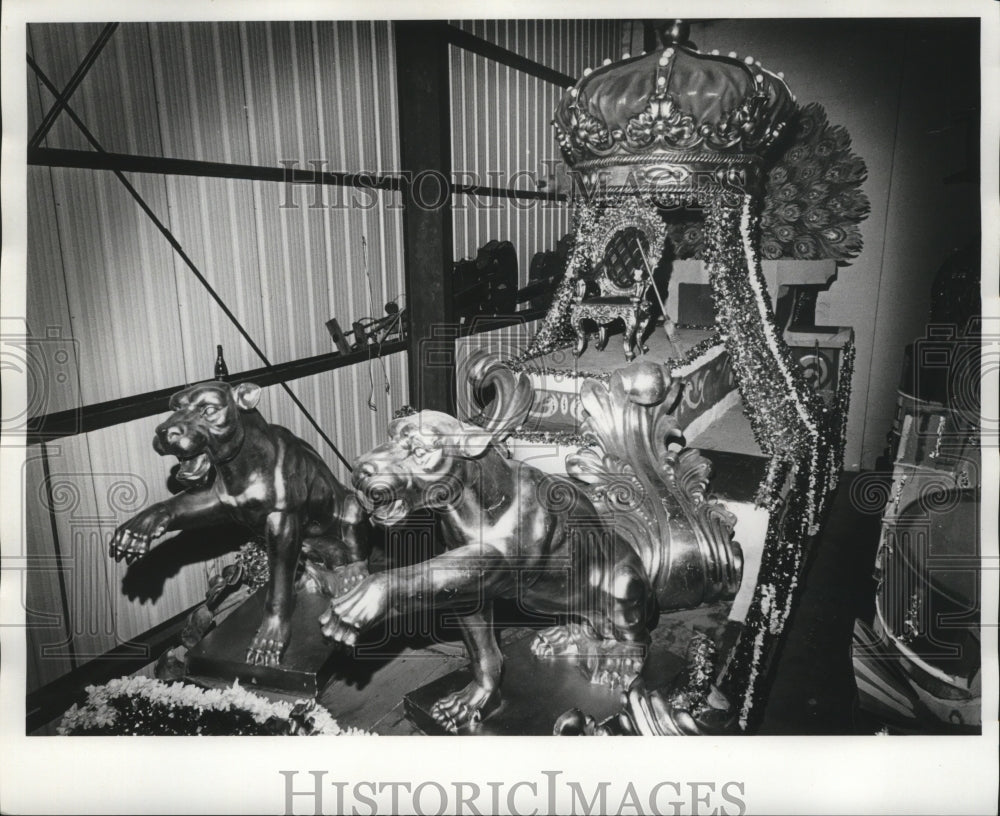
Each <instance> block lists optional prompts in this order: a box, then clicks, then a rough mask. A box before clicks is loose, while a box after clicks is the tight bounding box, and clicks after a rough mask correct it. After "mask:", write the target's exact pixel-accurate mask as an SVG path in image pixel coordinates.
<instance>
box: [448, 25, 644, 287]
mask: <svg viewBox="0 0 1000 816" xmlns="http://www.w3.org/2000/svg"><path fill="white" fill-rule="evenodd" d="M458 25H459V26H460V27H461V28H463V29H465V30H466V31H469V32H470V33H472V34H475V35H476V36H478V37H481V38H483V39H485V40H488V41H489V42H492V43H494V44H495V45H499V46H501V47H503V48H506V49H507V50H509V51H513V52H514V53H516V54H519V55H521V56H523V57H527V58H528V59H531V60H534V61H535V62H539V63H541V64H542V65H545V66H546V67H548V68H553V69H555V70H557V71H561V72H562V73H564V74H566V75H568V76H570V77H573V78H576V77H578V76H580V75H581V74H582V73H583V70H584V69H585V68H587V67H593V66H597V65H600V64H601V62H602V61H603V60H604V59H606V58H609V57H610V58H612V59H618V57H620V56H621V53H622V46H621V42H622V37H623V36H624V34H625V32H626V31H628V27H629V23H628V21H625V20H476V21H468V22H461V23H458ZM565 90H566V89H565V88H561V87H559V86H557V85H554V84H552V83H550V82H546V81H544V80H542V79H539V78H537V77H533V76H528V75H527V74H525V73H523V72H521V71H518V70H516V69H514V68H509V67H507V66H504V65H500V64H499V63H497V62H495V61H493V60H488V59H486V58H485V57H481V56H479V55H477V54H472V53H470V52H467V51H463V50H462V49H459V48H456V47H452V48H451V99H452V103H451V123H452V168H453V170H454V172H455V173H456V175H457V176H458V177H459V180H461V177H462V176H463V175H464V176H465V177H466V178H468V179H470V180H472V179H474V180H475V181H471V183H475V184H481V185H483V186H489V187H513V188H516V189H526V190H534V189H536V187H535V184H536V180H537V179H538V178H540V177H543V176H545V175H546V174H547V173H549V172H551V171H552V168H553V166H554V163H555V162H556V161H557V160H558V159H560V153H559V147H558V145H557V144H556V140H555V133H554V131H553V130H552V125H551V121H552V112H553V111H554V110H555V108H556V103H557V102H558V100H559V98H560V97H561V96H562V94H563V93H564V92H565ZM454 208H455V209H454V219H453V223H454V246H455V258H456V259H457V258H463V257H471V258H474V257H475V256H476V252H477V250H478V249H479V247H481V246H483V244H485V243H486V242H487V241H490V240H493V239H496V240H507V241H510V242H512V243H513V244H514V247H515V249H516V250H517V257H518V274H519V277H520V285H522V286H523V285H525V284H526V282H527V280H528V269H529V265H530V263H531V258H532V257H533V256H534V254H535V253H536V252H541V251H543V250H550V249H554V248H555V245H556V242H557V241H558V240H559V239H560V238H561V237H562V236H563V235H565V234H566V233H567V232H568V231H569V214H570V208H569V206H568V205H567V204H565V203H563V202H543V201H537V200H535V201H518V200H514V199H507V198H499V197H496V198H487V197H475V198H474V197H471V196H456V197H455V201H454Z"/></svg>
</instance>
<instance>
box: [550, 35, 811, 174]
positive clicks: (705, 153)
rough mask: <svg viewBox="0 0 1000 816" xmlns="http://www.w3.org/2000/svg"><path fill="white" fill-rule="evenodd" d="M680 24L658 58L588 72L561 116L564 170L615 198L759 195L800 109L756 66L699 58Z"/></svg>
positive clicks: (778, 79) (777, 79)
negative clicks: (630, 194) (747, 191)
mask: <svg viewBox="0 0 1000 816" xmlns="http://www.w3.org/2000/svg"><path fill="white" fill-rule="evenodd" d="M687 32H688V27H687V25H686V24H684V23H682V22H681V21H676V22H675V24H674V25H673V26H672V28H671V29H670V30H669V32H668V33H667V34H666V35H665V36H664V37H663V39H664V47H663V48H662V49H660V50H659V51H656V52H654V53H650V54H644V55H642V56H638V57H630V56H629V55H628V54H625V55H623V57H622V59H621V61H619V62H616V63H612V62H611V61H610V60H605V63H604V65H603V66H601V67H600V68H596V69H594V70H590V69H587V70H586V71H584V75H583V77H581V79H580V80H579V81H578V82H577V84H576V85H574V86H573V87H571V88H569V90H568V91H567V92H566V94H565V95H564V96H563V98H562V100H561V101H560V102H559V105H558V106H557V108H556V112H555V118H554V120H553V124H554V126H555V129H556V135H557V138H558V140H559V146H560V147H561V149H562V152H563V156H564V157H565V159H566V162H567V164H568V165H569V166H570V167H571V168H573V169H574V170H576V171H578V172H580V173H583V174H584V175H585V176H589V177H590V178H591V180H592V181H596V180H597V178H598V175H600V178H601V180H602V182H603V184H605V185H607V187H608V188H609V189H611V190H615V189H623V188H626V187H634V186H636V185H639V186H640V187H649V188H651V189H653V190H657V191H674V192H699V191H705V190H711V189H713V188H724V187H742V188H746V187H747V186H748V185H749V186H751V187H755V186H756V185H758V184H759V182H760V179H761V172H762V167H763V158H764V155H765V153H766V152H767V150H768V148H770V147H771V145H772V144H774V142H775V141H776V140H777V139H778V137H779V136H780V135H781V133H782V130H783V129H784V127H785V123H786V121H787V120H788V118H789V117H790V115H791V114H792V112H793V111H794V109H795V105H794V100H793V98H792V95H791V92H790V91H789V90H788V86H787V85H786V84H785V82H784V79H783V78H782V75H781V74H774V73H772V72H771V71H768V70H766V69H765V68H763V67H762V66H761V65H760V64H759V63H758V62H756V61H755V60H754V59H753V57H745V58H743V59H740V58H738V57H737V56H736V54H735V53H730V54H729V56H721V55H720V54H719V53H718V52H717V51H713V52H712V53H711V54H703V53H701V52H699V51H698V50H697V49H696V48H695V47H694V46H693V45H692V44H691V43H690V42H688V40H687Z"/></svg>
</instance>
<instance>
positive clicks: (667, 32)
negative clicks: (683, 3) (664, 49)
mask: <svg viewBox="0 0 1000 816" xmlns="http://www.w3.org/2000/svg"><path fill="white" fill-rule="evenodd" d="M690 36H691V24H690V23H689V22H687V21H686V20H672V21H671V22H669V23H667V24H666V25H665V26H664V27H663V29H662V31H661V33H660V39H661V40H663V44H664V45H690Z"/></svg>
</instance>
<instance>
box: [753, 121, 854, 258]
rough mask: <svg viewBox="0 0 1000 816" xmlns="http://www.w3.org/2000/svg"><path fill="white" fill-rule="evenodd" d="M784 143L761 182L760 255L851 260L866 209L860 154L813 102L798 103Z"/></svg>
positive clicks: (840, 126)
mask: <svg viewBox="0 0 1000 816" xmlns="http://www.w3.org/2000/svg"><path fill="white" fill-rule="evenodd" d="M787 144H788V148H787V149H786V150H785V151H784V152H783V153H782V154H781V155H780V156H779V158H778V160H777V161H776V162H775V164H774V166H773V167H772V168H771V170H770V172H769V173H768V176H767V181H766V182H765V187H764V207H763V211H762V213H761V255H762V256H763V257H764V258H768V259H771V260H775V259H778V258H797V259H800V260H816V259H833V260H836V261H839V262H841V263H846V262H847V261H850V260H851V259H852V258H854V257H856V256H857V255H858V253H859V252H861V247H862V239H861V228H860V224H861V222H862V221H863V220H864V219H865V217H866V216H867V215H868V212H869V210H870V206H869V203H868V197H867V196H866V195H865V194H864V193H863V192H862V190H861V185H862V184H863V183H864V181H865V179H866V178H867V177H868V171H867V168H866V167H865V163H864V160H862V159H861V157H860V156H858V155H857V154H856V153H854V152H853V151H852V149H851V136H850V134H849V133H848V132H847V129H846V128H845V127H843V126H842V125H831V124H830V123H829V121H828V120H827V116H826V111H825V110H824V109H823V106H822V105H820V104H818V103H816V102H813V103H811V104H809V105H806V106H805V107H803V108H800V109H799V111H798V113H797V114H796V117H795V120H794V122H793V124H792V138H791V140H790V141H789V142H788V143H787Z"/></svg>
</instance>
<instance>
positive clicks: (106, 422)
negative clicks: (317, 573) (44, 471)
mask: <svg viewBox="0 0 1000 816" xmlns="http://www.w3.org/2000/svg"><path fill="white" fill-rule="evenodd" d="M405 348H406V343H405V342H404V341H402V340H393V341H391V342H388V343H382V344H381V345H380V346H377V347H376V346H374V345H370V346H366V347H365V348H363V349H359V350H358V351H352V352H351V353H350V354H339V353H337V352H331V353H329V354H318V355H316V356H315V357H306V358H304V359H302V360H293V361H292V362H290V363H279V364H278V365H272V366H268V367H266V368H256V369H253V370H250V371H243V372H241V373H239V374H231V375H230V376H228V377H227V378H226V382H228V383H230V384H231V385H239V384H240V383H241V382H252V383H256V384H257V385H260V386H265V387H266V386H269V385H283V384H284V383H287V382H290V381H291V380H297V379H301V378H302V377H313V376H315V375H316V374H323V373H325V372H327V371H334V370H335V369H338V368H344V367H345V366H350V365H355V364H356V363H364V362H367V361H369V360H372V359H373V358H374V356H375V353H376V352H377V353H378V355H379V356H384V355H387V354H395V353H396V352H399V351H403V350H404V349H405ZM187 385H189V383H179V384H178V385H172V386H170V387H169V388H160V389H157V390H156V391H150V392H148V393H145V394H135V395H134V396H130V397H122V398H121V399H116V400H108V401H107V402H97V403H94V404H93V405H85V406H83V407H82V408H71V409H69V410H66V411H54V412H53V413H51V414H41V415H38V416H33V417H30V418H29V419H28V422H27V431H28V433H27V437H26V439H25V444H26V445H35V444H37V443H39V442H50V441H52V440H54V439H60V438H62V437H64V436H75V435H76V434H81V433H90V432H91V431H97V430H100V429H101V428H109V427H111V426H112V425H121V424H122V423H123V422H132V421H133V420H136V419H145V418H146V417H151V416H156V415H157V414H162V413H163V412H164V411H166V410H167V403H168V402H169V400H170V396H171V395H172V394H174V393H175V392H177V391H180V390H181V389H182V388H184V387H185V386H187Z"/></svg>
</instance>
